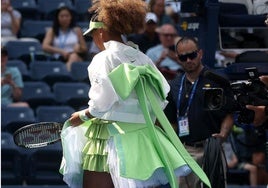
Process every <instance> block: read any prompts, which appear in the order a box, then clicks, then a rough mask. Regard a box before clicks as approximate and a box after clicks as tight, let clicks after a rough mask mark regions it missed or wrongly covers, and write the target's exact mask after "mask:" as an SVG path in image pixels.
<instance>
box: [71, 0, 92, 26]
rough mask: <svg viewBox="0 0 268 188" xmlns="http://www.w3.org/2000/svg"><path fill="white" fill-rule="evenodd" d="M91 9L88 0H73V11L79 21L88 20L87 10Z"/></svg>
mask: <svg viewBox="0 0 268 188" xmlns="http://www.w3.org/2000/svg"><path fill="white" fill-rule="evenodd" d="M90 7H91V1H89V0H74V9H75V12H76V14H77V16H78V20H79V21H87V22H88V20H90V14H89V12H88V9H89V8H90Z"/></svg>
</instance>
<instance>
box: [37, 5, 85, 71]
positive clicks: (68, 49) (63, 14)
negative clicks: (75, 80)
mask: <svg viewBox="0 0 268 188" xmlns="http://www.w3.org/2000/svg"><path fill="white" fill-rule="evenodd" d="M42 46H43V50H44V51H45V52H48V53H51V54H52V55H53V57H54V58H55V59H56V60H60V61H63V62H66V66H67V69H68V70H69V71H70V70H71V64H72V63H73V62H78V61H84V60H85V59H86V56H87V45H86V41H85V39H84V37H83V33H82V30H81V28H80V27H78V26H76V25H75V20H74V16H73V13H72V11H71V9H70V8H68V7H65V6H63V7H60V8H59V9H58V10H57V12H56V14H55V18H54V21H53V26H52V28H50V29H48V31H47V33H46V35H45V38H44V40H43V44H42Z"/></svg>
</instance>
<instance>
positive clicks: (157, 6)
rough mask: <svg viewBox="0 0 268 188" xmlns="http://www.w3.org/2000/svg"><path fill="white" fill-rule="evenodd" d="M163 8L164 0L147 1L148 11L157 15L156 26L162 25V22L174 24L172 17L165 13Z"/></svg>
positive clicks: (164, 6)
mask: <svg viewBox="0 0 268 188" xmlns="http://www.w3.org/2000/svg"><path fill="white" fill-rule="evenodd" d="M165 8H166V5H165V0H150V1H149V2H148V9H149V11H150V12H153V13H155V14H156V16H157V20H158V22H157V25H158V26H162V25H163V24H172V25H174V22H173V20H172V18H171V17H170V16H169V15H167V14H166V9H165Z"/></svg>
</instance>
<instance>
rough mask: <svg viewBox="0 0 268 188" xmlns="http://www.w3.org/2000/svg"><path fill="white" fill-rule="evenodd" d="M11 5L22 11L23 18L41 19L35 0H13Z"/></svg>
mask: <svg viewBox="0 0 268 188" xmlns="http://www.w3.org/2000/svg"><path fill="white" fill-rule="evenodd" d="M11 5H12V6H13V8H14V9H16V10H18V11H19V12H20V13H21V15H22V19H23V20H38V19H40V15H39V13H38V8H37V4H36V1H35V0H19V1H18V0H11Z"/></svg>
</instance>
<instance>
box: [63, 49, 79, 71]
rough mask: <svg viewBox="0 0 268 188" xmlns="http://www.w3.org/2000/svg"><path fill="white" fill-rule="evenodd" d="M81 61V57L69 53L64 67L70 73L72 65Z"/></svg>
mask: <svg viewBox="0 0 268 188" xmlns="http://www.w3.org/2000/svg"><path fill="white" fill-rule="evenodd" d="M79 61H82V59H81V57H80V56H79V55H78V54H77V53H71V54H70V56H69V58H68V61H67V62H66V67H67V70H68V71H71V67H72V63H75V62H79Z"/></svg>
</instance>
